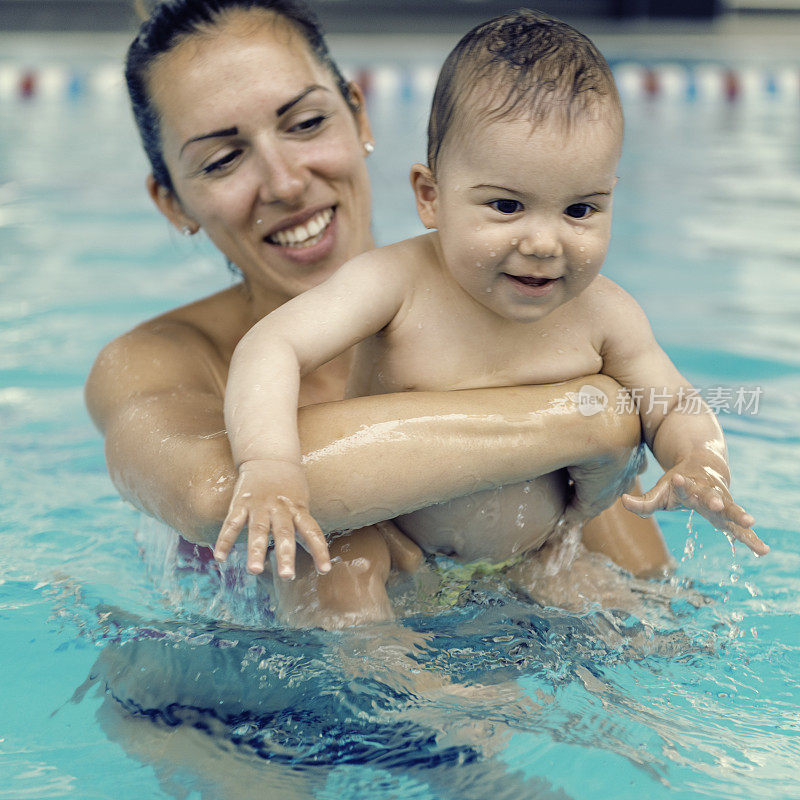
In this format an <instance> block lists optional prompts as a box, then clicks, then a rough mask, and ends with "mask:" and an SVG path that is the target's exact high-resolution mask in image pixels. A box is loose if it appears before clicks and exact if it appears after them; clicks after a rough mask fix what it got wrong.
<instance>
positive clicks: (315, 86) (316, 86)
mask: <svg viewBox="0 0 800 800" xmlns="http://www.w3.org/2000/svg"><path fill="white" fill-rule="evenodd" d="M317 89H322V91H323V92H329V91H330V89H328V88H327V87H326V86H320V84H318V83H313V84H311V86H306V88H305V89H303V91H302V92H300V94H298V95H297V96H296V97H293V98H292V99H291V100H289V102H288V103H284V104H283V105H282V106H280V107H279V108H278V110H277V111H276V112H275V116H276V117H282V116H283V115H284V114H285V113H286V112H287V111H288V110H289V109H290V108H292V106H296V105H297V104H298V103H299V102H300V101H301V100H302V99H303V98H304V97H305V96H306V95H308V94H311V92H316V91H317Z"/></svg>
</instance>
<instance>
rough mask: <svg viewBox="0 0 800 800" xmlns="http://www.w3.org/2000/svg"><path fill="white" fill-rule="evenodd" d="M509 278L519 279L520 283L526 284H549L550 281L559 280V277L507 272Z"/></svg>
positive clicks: (539, 285)
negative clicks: (539, 276) (538, 276)
mask: <svg viewBox="0 0 800 800" xmlns="http://www.w3.org/2000/svg"><path fill="white" fill-rule="evenodd" d="M505 274H506V275H507V276H508V277H509V278H511V279H512V280H515V281H519V282H520V283H524V284H525V286H538V287H541V286H547V284H549V283H554V282H555V281H557V280H558V278H545V277H541V278H537V277H534V276H533V275H511V274H509V273H508V272H506V273H505Z"/></svg>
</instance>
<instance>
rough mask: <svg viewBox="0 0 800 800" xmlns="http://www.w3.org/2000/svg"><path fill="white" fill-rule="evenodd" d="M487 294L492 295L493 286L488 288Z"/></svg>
mask: <svg viewBox="0 0 800 800" xmlns="http://www.w3.org/2000/svg"><path fill="white" fill-rule="evenodd" d="M486 293H487V294H491V293H492V287H491V286H488V287H487V288H486Z"/></svg>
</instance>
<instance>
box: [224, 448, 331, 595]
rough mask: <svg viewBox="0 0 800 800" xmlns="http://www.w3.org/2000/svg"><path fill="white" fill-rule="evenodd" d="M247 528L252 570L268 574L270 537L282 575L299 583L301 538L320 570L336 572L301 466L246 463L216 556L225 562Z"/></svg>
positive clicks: (279, 463)
mask: <svg viewBox="0 0 800 800" xmlns="http://www.w3.org/2000/svg"><path fill="white" fill-rule="evenodd" d="M245 525H247V571H248V572H252V573H259V572H263V571H264V559H265V557H266V553H267V546H268V545H269V539H270V535H271V536H272V540H273V541H274V543H275V558H276V559H277V562H278V575H279V576H280V577H281V578H283V579H284V580H293V579H294V556H295V549H296V548H295V535H296V536H297V538H298V539H299V541H300V543H301V544H302V545H303V547H304V549H305V550H307V551H308V553H309V555H310V556H311V557H312V558H313V559H314V566H315V567H316V568H317V572H319V573H326V572H329V571H330V568H331V561H330V554H329V553H328V545H327V543H326V541H325V536H324V535H323V533H322V531H321V530H320V528H319V525H317V523H316V521H315V520H314V518H313V517H312V516H311V514H310V513H309V511H308V484H307V483H306V479H305V475H303V471H302V469H301V468H300V466H299V465H297V464H292V463H291V462H288V461H277V460H276V461H272V460H266V459H264V460H258V461H245V462H243V463H242V465H241V466H240V467H239V479H238V480H237V481H236V486H235V487H234V490H233V499H232V500H231V505H230V508H229V509H228V516H227V517H225V522H223V523H222V529H221V530H220V532H219V536H218V537H217V544H216V546H215V548H214V558H216V559H217V560H218V561H224V560H225V559H226V558H227V557H228V553H230V551H231V548H232V547H233V544H234V542H235V541H236V540H237V539H238V538H239V534H240V533H241V532H242V528H244V526H245Z"/></svg>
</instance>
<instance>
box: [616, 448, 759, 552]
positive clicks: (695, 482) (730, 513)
mask: <svg viewBox="0 0 800 800" xmlns="http://www.w3.org/2000/svg"><path fill="white" fill-rule="evenodd" d="M622 504H623V505H624V506H625V508H627V509H628V511H632V512H633V513H634V514H638V515H639V516H640V517H649V516H650V515H651V514H652V513H653V512H654V511H657V510H659V509H664V510H666V511H671V510H672V509H675V508H688V509H691V510H692V511H697V513H698V514H702V515H703V516H704V517H705V518H706V519H707V520H708V521H709V522H710V523H711V524H712V525H713V526H714V527H715V528H717V530H721V531H724V532H725V533H728V534H730V535H731V536H733V538H734V539H737V540H738V541H740V542H743V543H744V544H746V545H747V546H748V547H749V548H750V549H751V550H752V551H753V552H754V553H755V554H756V555H759V556H763V555H766V554H767V553H768V552H769V547H768V546H767V545H766V544H764V542H762V541H761V539H759V537H758V536H757V535H756V534H755V532H754V531H753V529H752V527H751V526H752V524H753V522H754V521H755V520H754V519H753V517H752V516H751V515H750V514H748V513H747V512H746V511H745V510H744V509H743V508H742V507H741V506H738V505H736V503H734V502H733V497H731V493H730V492H729V491H728V486H727V483H726V482H725V481H724V480H723V478H722V476H721V475H720V474H719V473H718V472H716V471H715V470H712V469H711V468H710V467H708V466H706V465H704V464H703V463H701V461H700V460H699V459H694V458H687V459H684V460H683V461H681V462H680V463H679V464H676V465H675V466H674V467H673V468H672V469H670V470H668V471H667V472H665V473H664V474H663V475H662V476H661V479H660V480H659V481H658V483H656V485H655V486H654V487H653V488H652V489H651V490H650V491H649V492H645V494H643V495H642V496H641V497H636V496H634V495H631V494H623V495H622Z"/></svg>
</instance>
